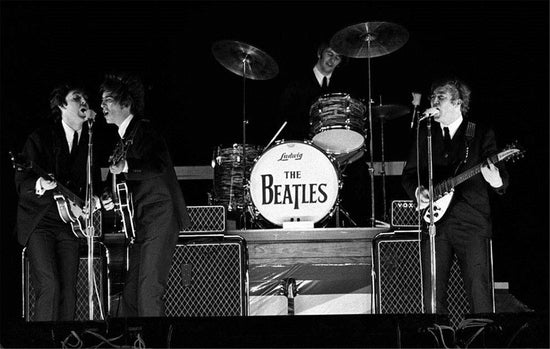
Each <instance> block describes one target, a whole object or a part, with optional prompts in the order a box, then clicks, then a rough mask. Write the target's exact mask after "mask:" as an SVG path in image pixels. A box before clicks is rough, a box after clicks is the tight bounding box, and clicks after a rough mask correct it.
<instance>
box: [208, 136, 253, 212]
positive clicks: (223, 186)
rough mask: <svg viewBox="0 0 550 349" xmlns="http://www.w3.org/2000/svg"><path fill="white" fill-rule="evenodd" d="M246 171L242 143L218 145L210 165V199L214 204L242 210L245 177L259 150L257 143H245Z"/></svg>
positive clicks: (228, 209) (231, 209)
mask: <svg viewBox="0 0 550 349" xmlns="http://www.w3.org/2000/svg"><path fill="white" fill-rule="evenodd" d="M245 150H246V173H245V169H244V161H243V146H242V144H233V146H231V147H226V148H222V147H221V146H218V147H217V149H216V150H215V152H214V159H213V161H212V166H213V167H214V185H213V193H212V194H213V195H212V201H213V204H215V205H224V206H225V207H227V211H228V212H231V211H237V210H242V209H243V208H244V206H245V195H244V193H245V191H244V184H245V178H248V175H249V174H250V169H251V168H252V165H253V164H254V159H255V158H257V157H258V155H259V154H260V152H261V147H260V146H258V145H250V144H247V145H246V147H245Z"/></svg>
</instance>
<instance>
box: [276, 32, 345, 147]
mask: <svg viewBox="0 0 550 349" xmlns="http://www.w3.org/2000/svg"><path fill="white" fill-rule="evenodd" d="M343 59H344V57H343V56H340V55H339V54H338V53H336V52H335V51H334V50H333V49H331V48H330V47H329V45H328V43H327V42H326V41H325V42H322V43H321V44H320V45H319V47H318V48H317V62H316V63H315V65H314V66H313V69H311V70H309V71H308V72H307V74H303V75H302V76H300V77H299V78H297V79H296V80H293V81H291V82H290V83H289V84H288V86H287V87H286V89H285V90H284V92H283V94H282V95H281V98H280V101H279V116H280V117H282V121H287V122H288V124H287V126H286V127H285V129H284V130H283V132H282V133H281V138H284V139H286V140H303V139H308V138H310V137H309V108H310V107H311V105H312V104H313V103H314V102H315V100H317V98H318V97H319V96H320V95H322V94H325V93H331V92H344V91H343V87H344V86H343V84H344V83H343V79H342V78H341V76H339V75H338V74H335V69H336V68H337V67H338V66H340V64H341V63H342V61H343Z"/></svg>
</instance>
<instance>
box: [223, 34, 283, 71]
mask: <svg viewBox="0 0 550 349" xmlns="http://www.w3.org/2000/svg"><path fill="white" fill-rule="evenodd" d="M212 54H214V57H215V58H216V60H217V61H218V62H220V64H221V65H223V66H224V67H225V68H227V69H228V70H229V71H231V72H233V73H235V74H237V75H239V76H245V77H246V78H247V79H252V80H269V79H271V78H274V77H275V76H276V75H277V74H278V73H279V66H278V65H277V63H276V62H275V61H274V60H273V58H271V57H270V56H269V55H268V54H267V53H265V52H263V51H262V50H260V49H258V48H256V47H254V46H251V45H248V44H245V43H244V42H239V41H232V40H221V41H217V42H215V43H214V44H213V45H212Z"/></svg>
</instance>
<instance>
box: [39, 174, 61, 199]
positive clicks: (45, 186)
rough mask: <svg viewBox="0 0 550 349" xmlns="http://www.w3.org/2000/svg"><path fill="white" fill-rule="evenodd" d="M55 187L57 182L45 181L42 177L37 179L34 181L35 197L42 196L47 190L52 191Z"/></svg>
mask: <svg viewBox="0 0 550 349" xmlns="http://www.w3.org/2000/svg"><path fill="white" fill-rule="evenodd" d="M55 187H57V182H56V181H54V180H47V179H45V178H44V177H40V178H38V180H37V181H36V186H35V192H36V195H38V196H42V194H44V193H45V192H46V191H47V190H52V189H54V188H55Z"/></svg>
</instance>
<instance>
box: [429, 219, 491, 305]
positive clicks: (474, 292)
mask: <svg viewBox="0 0 550 349" xmlns="http://www.w3.org/2000/svg"><path fill="white" fill-rule="evenodd" d="M423 235H424V236H423V239H422V276H423V282H424V307H425V310H426V312H431V311H430V310H431V302H430V300H431V298H430V296H431V287H430V285H431V283H430V276H431V273H430V247H429V237H428V235H427V234H423ZM435 254H436V310H437V313H448V308H447V307H448V300H447V288H448V284H449V275H450V271H451V266H452V262H453V257H454V254H456V256H457V258H458V263H459V266H460V270H461V273H462V278H463V280H464V288H465V290H466V295H467V297H468V302H469V304H470V312H471V313H491V312H493V301H492V286H491V282H492V276H491V254H490V239H489V238H487V237H483V236H480V235H479V233H477V232H476V231H475V230H473V229H472V228H471V227H466V226H464V225H461V224H460V223H457V222H446V224H444V225H441V226H436V237H435Z"/></svg>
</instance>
